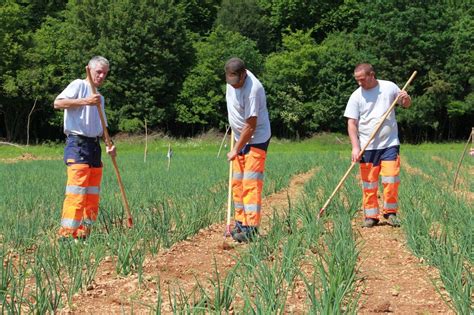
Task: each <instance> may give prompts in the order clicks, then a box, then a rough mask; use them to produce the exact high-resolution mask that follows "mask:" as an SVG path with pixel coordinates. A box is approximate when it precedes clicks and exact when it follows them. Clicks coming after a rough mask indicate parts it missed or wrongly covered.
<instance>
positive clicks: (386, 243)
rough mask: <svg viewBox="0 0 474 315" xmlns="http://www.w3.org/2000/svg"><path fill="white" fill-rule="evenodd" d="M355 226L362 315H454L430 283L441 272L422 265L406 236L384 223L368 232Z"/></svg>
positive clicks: (356, 224) (399, 230) (360, 310)
mask: <svg viewBox="0 0 474 315" xmlns="http://www.w3.org/2000/svg"><path fill="white" fill-rule="evenodd" d="M361 221H362V218H360V220H359V221H358V222H355V226H354V229H355V230H356V231H357V233H358V234H359V235H360V239H359V240H360V241H362V243H361V244H360V247H359V249H360V251H361V252H360V265H359V268H360V270H359V276H361V277H362V281H361V283H359V285H360V286H361V288H360V289H361V290H362V291H361V292H362V295H361V300H360V302H359V313H360V314H375V313H388V312H390V313H395V314H436V313H441V314H450V313H452V314H454V312H452V311H451V310H450V309H449V307H448V306H447V305H446V303H444V301H443V300H442V298H441V297H440V296H439V293H438V292H437V291H436V289H435V287H434V286H433V284H432V283H431V281H430V280H429V279H430V277H434V278H436V279H438V273H437V270H436V269H435V268H433V267H429V266H426V265H423V264H421V263H420V261H419V260H418V258H416V257H415V256H414V255H413V254H412V253H411V252H409V250H408V249H407V247H408V246H407V245H406V242H405V237H404V235H403V232H402V230H401V229H399V228H392V227H391V226H389V225H386V224H384V223H381V224H379V225H378V226H376V227H374V228H371V229H367V228H361V227H360V222H361Z"/></svg>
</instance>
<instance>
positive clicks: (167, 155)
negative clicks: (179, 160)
mask: <svg viewBox="0 0 474 315" xmlns="http://www.w3.org/2000/svg"><path fill="white" fill-rule="evenodd" d="M172 155H173V151H172V150H171V142H170V143H168V153H166V157H167V158H168V168H167V170H168V171H169V170H170V165H171V156H172Z"/></svg>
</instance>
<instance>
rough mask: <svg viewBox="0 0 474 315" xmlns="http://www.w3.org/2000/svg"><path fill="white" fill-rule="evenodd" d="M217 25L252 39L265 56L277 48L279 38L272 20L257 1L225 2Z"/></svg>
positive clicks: (226, 0) (227, 0)
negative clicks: (273, 27)
mask: <svg viewBox="0 0 474 315" xmlns="http://www.w3.org/2000/svg"><path fill="white" fill-rule="evenodd" d="M215 24H216V25H220V26H222V27H223V28H224V29H225V30H227V31H231V32H238V33H240V34H242V35H243V36H245V37H248V38H250V39H252V40H253V41H255V42H256V43H257V48H258V50H259V51H260V52H262V53H263V54H268V53H270V52H272V51H274V50H275V49H276V47H277V46H276V45H277V44H278V43H277V40H276V39H277V37H276V36H275V35H276V34H275V32H274V30H273V29H272V26H271V23H270V19H269V17H268V16H267V15H266V13H265V11H264V10H263V9H262V8H261V7H260V6H259V5H258V1H257V0H241V1H232V0H223V1H222V4H221V7H220V8H219V11H218V12H217V18H216V21H215Z"/></svg>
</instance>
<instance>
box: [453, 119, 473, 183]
mask: <svg viewBox="0 0 474 315" xmlns="http://www.w3.org/2000/svg"><path fill="white" fill-rule="evenodd" d="M471 140H472V143H473V147H474V127H472V130H471V134H470V135H469V138H468V139H467V142H466V145H465V146H464V151H463V152H462V155H461V158H460V159H459V163H458V167H457V168H456V173H455V175H454V181H453V190H456V182H457V180H458V175H459V170H460V169H461V164H462V161H463V160H464V156H465V155H466V151H467V147H468V146H469V142H471Z"/></svg>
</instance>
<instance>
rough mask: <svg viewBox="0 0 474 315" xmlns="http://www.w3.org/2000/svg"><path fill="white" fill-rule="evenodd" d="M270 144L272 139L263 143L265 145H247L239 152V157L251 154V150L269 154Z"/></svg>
mask: <svg viewBox="0 0 474 315" xmlns="http://www.w3.org/2000/svg"><path fill="white" fill-rule="evenodd" d="M269 144H270V139H268V140H267V141H265V142H263V143H252V144H249V143H247V144H246V145H244V147H243V148H242V149H241V150H240V152H239V155H245V154H247V153H249V152H250V148H252V147H253V148H257V149H261V150H263V151H265V152H267V150H268V145H269Z"/></svg>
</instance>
